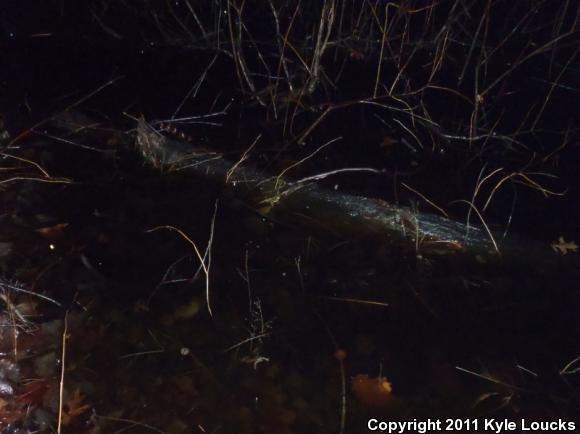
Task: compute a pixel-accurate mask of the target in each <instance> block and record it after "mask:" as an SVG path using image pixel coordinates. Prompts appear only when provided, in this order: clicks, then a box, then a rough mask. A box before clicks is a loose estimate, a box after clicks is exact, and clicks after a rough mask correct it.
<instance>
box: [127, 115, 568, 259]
mask: <svg viewBox="0 0 580 434" xmlns="http://www.w3.org/2000/svg"><path fill="white" fill-rule="evenodd" d="M137 145H138V148H139V149H140V151H141V153H142V155H143V157H144V158H145V160H146V161H148V162H149V163H150V164H152V165H153V166H155V167H156V168H158V169H160V170H162V171H164V172H168V173H173V174H176V173H180V174H184V175H185V176H186V177H193V178H194V179H196V180H198V181H199V179H200V178H202V179H204V180H211V181H212V182H213V183H216V184H217V185H219V186H220V187H222V188H224V189H228V190H230V191H232V192H233V193H234V194H235V195H237V196H238V197H240V198H242V199H244V200H245V201H246V202H247V203H248V204H249V205H250V206H252V207H253V208H254V209H256V210H257V211H259V212H261V213H262V214H265V215H267V216H268V217H272V218H273V219H274V220H276V221H282V222H286V223H291V224H300V225H307V226H310V227H312V228H316V229H320V228H324V229H327V230H330V231H333V232H337V233H342V234H348V235H361V236H364V235H371V236H372V237H373V238H375V239H379V240H381V241H384V242H385V243H388V244H389V245H391V246H392V247H393V249H400V250H402V251H406V252H410V253H414V254H417V255H421V256H422V257H429V258H434V257H444V256H445V257H450V256H452V258H453V259H452V260H458V259H460V258H462V259H469V262H472V263H476V264H483V265H485V264H487V265H491V264H495V265H497V264H498V263H504V264H505V263H506V262H509V264H510V266H512V265H514V264H520V265H524V266H526V267H528V266H530V265H534V266H535V267H536V269H537V268H538V267H540V268H541V267H549V268H552V266H555V265H557V266H562V265H565V264H570V263H573V264H576V265H578V263H577V259H576V258H574V259H572V260H571V259H570V256H572V255H568V256H567V257H564V256H563V255H558V254H556V253H554V252H553V251H552V250H551V249H550V246H548V245H543V244H538V243H533V242H529V241H523V240H517V239H513V238H512V239H508V240H504V241H502V242H501V245H498V243H497V241H496V240H499V239H500V236H499V235H497V234H494V233H492V232H491V231H489V230H487V228H482V227H478V226H474V225H469V226H468V225H466V224H464V223H460V222H458V221H454V220H451V219H448V218H445V217H442V216H437V215H434V214H429V213H420V212H416V211H414V210H411V209H410V208H406V207H401V206H394V205H391V204H389V203H387V202H385V201H383V200H377V199H373V198H367V197H361V196H355V195H350V194H344V193H340V192H336V191H331V190H328V189H325V188H323V187H322V186H320V185H319V184H318V183H317V182H316V179H317V178H316V177H312V178H308V180H309V181H307V182H305V181H304V180H302V181H294V182H293V181H290V180H288V179H283V178H281V177H276V176H267V175H264V174H262V173H260V172H259V171H257V170H256V169H255V168H253V167H251V166H250V165H249V164H246V163H245V162H243V161H240V162H237V163H235V162H232V161H229V160H228V159H226V158H224V157H223V155H221V154H219V153H215V152H211V151H208V150H207V149H201V148H196V147H194V146H192V145H190V144H188V143H184V142H181V141H178V140H174V139H170V138H168V137H166V136H164V135H162V134H160V133H159V132H157V131H156V130H155V129H153V128H152V127H151V126H150V125H148V124H147V123H146V122H145V121H144V120H141V121H139V124H138V128H137Z"/></svg>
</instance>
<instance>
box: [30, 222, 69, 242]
mask: <svg viewBox="0 0 580 434" xmlns="http://www.w3.org/2000/svg"><path fill="white" fill-rule="evenodd" d="M67 226H68V223H59V224H57V225H54V226H47V227H44V228H40V229H36V232H38V233H39V234H40V235H41V236H42V237H43V238H45V239H47V240H58V239H60V238H62V236H63V234H64V230H65V229H66V227H67Z"/></svg>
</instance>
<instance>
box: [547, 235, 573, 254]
mask: <svg viewBox="0 0 580 434" xmlns="http://www.w3.org/2000/svg"><path fill="white" fill-rule="evenodd" d="M550 246H551V247H552V250H554V252H556V253H561V254H562V255H566V254H568V253H577V252H578V245H577V244H576V243H575V242H574V241H565V240H564V237H559V238H558V241H555V242H553V243H552V244H550Z"/></svg>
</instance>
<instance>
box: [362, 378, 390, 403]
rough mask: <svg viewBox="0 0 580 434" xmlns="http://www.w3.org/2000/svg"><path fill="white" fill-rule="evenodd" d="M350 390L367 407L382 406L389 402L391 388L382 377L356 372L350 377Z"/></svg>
mask: <svg viewBox="0 0 580 434" xmlns="http://www.w3.org/2000/svg"><path fill="white" fill-rule="evenodd" d="M352 390H353V392H354V394H355V396H356V397H357V398H358V400H359V401H360V402H362V403H363V404H365V405H367V406H368V407H384V406H386V405H388V404H389V402H391V394H392V391H393V388H392V386H391V383H389V382H388V381H387V379H386V378H384V377H379V378H369V376H368V375H366V374H358V375H356V376H354V377H353V379H352Z"/></svg>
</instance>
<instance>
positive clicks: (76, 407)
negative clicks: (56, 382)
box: [62, 389, 90, 426]
mask: <svg viewBox="0 0 580 434" xmlns="http://www.w3.org/2000/svg"><path fill="white" fill-rule="evenodd" d="M84 399H85V397H84V396H83V395H81V391H80V390H79V389H76V390H75V391H74V392H73V394H72V396H71V397H70V398H69V399H68V400H67V401H66V403H65V404H64V411H63V412H62V424H63V425H64V426H67V425H69V424H70V423H71V422H72V420H73V419H74V418H75V417H77V416H80V415H81V414H83V413H84V412H85V411H87V410H88V409H89V408H90V405H87V404H85V405H81V404H82V402H83V400H84Z"/></svg>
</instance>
